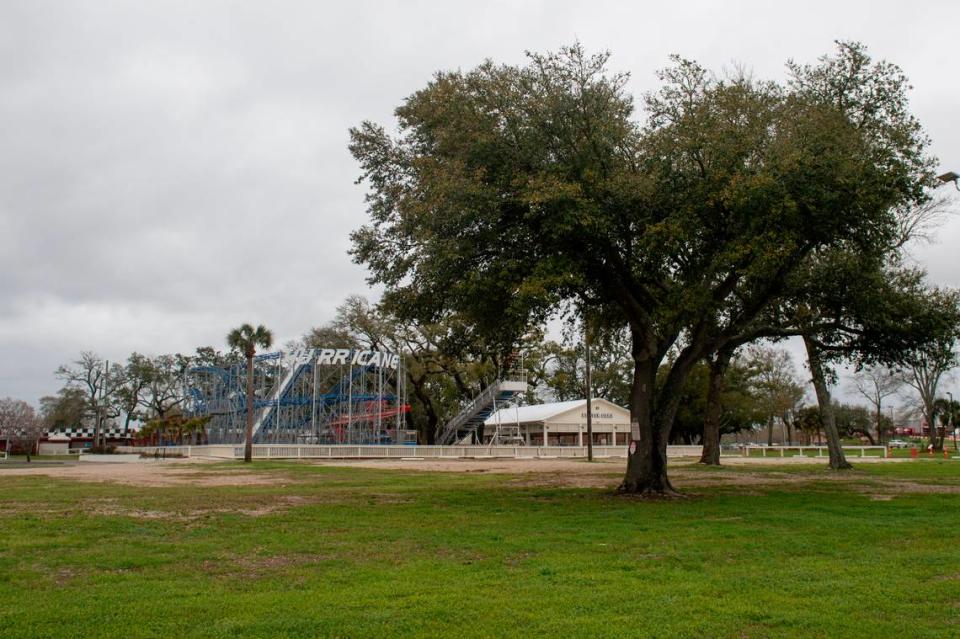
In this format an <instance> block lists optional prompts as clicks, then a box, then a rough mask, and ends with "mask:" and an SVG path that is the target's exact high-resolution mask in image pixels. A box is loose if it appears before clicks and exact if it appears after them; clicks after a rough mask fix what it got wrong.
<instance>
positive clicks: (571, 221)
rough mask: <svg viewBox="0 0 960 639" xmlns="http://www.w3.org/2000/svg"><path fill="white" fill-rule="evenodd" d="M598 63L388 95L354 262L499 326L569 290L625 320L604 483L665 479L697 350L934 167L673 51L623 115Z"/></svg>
mask: <svg viewBox="0 0 960 639" xmlns="http://www.w3.org/2000/svg"><path fill="white" fill-rule="evenodd" d="M607 61H608V56H607V55H592V56H591V55H588V54H586V53H585V52H584V51H583V49H582V48H581V47H580V46H579V45H575V46H572V47H568V48H566V49H563V50H562V51H560V52H559V53H557V54H549V55H536V54H531V55H530V63H529V64H528V65H527V66H523V67H517V66H501V65H496V64H494V63H492V62H487V63H484V64H482V65H481V66H480V67H478V68H476V69H474V70H472V71H469V72H450V73H439V74H437V75H436V76H435V77H434V79H433V80H432V81H431V82H430V83H429V84H428V85H427V86H426V87H425V88H423V89H422V90H420V91H418V92H416V93H415V94H413V95H411V96H410V97H408V98H407V99H406V100H405V101H404V103H403V104H402V105H401V106H400V107H399V108H398V109H397V111H396V115H397V120H398V127H399V132H398V134H397V135H391V134H389V133H388V132H387V131H386V130H385V129H384V128H383V127H381V126H378V125H376V124H373V123H369V122H367V123H364V124H363V125H361V126H360V127H359V128H357V129H355V130H353V131H352V132H351V134H352V142H351V151H352V152H353V154H354V156H355V157H356V158H357V159H358V161H359V162H360V165H361V167H362V171H363V173H362V179H363V180H365V181H366V182H367V183H368V184H369V186H370V192H369V195H368V208H369V214H370V217H371V223H370V224H369V225H367V226H365V227H363V228H362V229H360V230H358V231H357V232H356V233H355V234H354V236H353V240H354V256H355V258H356V259H357V260H358V261H359V262H362V263H365V264H367V266H368V267H369V268H370V271H371V274H372V275H371V280H372V281H373V282H376V283H380V284H383V285H384V286H385V289H386V293H385V298H384V302H385V304H387V305H389V307H390V308H391V309H393V310H394V311H395V312H396V313H398V314H399V315H401V316H410V317H418V318H420V319H421V320H423V321H436V320H437V319H439V318H441V317H443V316H444V315H445V314H448V313H451V312H456V313H458V314H461V315H462V316H465V317H469V318H470V319H471V321H472V322H473V323H474V324H475V326H476V329H477V330H478V331H482V332H483V333H484V334H487V335H491V336H495V337H498V338H500V339H502V340H504V341H512V340H515V339H516V338H517V337H518V336H519V335H521V334H522V333H523V331H524V329H525V328H526V327H527V326H528V325H530V324H533V323H539V322H540V321H542V320H543V319H544V318H545V317H547V316H548V315H550V314H551V313H552V312H554V311H555V310H556V309H557V308H558V307H559V306H560V305H562V304H565V303H569V302H570V301H571V300H575V301H576V302H577V303H578V304H582V305H584V306H585V307H587V308H591V307H592V308H597V309H598V310H602V311H603V314H604V315H605V316H608V317H614V316H617V317H619V318H621V320H623V321H624V322H625V323H627V324H628V325H629V327H630V337H631V353H632V356H633V368H634V371H633V381H632V385H631V391H630V409H631V419H632V420H633V422H634V433H633V440H634V441H633V442H632V444H631V453H630V456H629V458H628V468H627V473H626V476H625V478H624V481H623V483H622V485H621V490H622V491H624V492H636V493H652V494H662V493H669V492H672V490H673V489H672V486H671V485H670V482H669V479H668V477H667V459H666V446H667V442H668V439H669V434H670V430H671V427H672V425H673V420H674V416H675V415H676V412H677V409H678V405H679V402H680V397H681V394H682V393H681V391H682V389H683V386H684V384H685V382H686V379H687V377H688V375H689V374H690V371H691V370H692V369H693V367H694V365H695V364H696V363H697V362H698V361H699V360H701V359H703V358H704V357H708V356H710V355H711V354H712V353H714V352H716V351H718V350H720V349H722V348H723V347H724V346H725V345H726V344H727V343H728V342H729V341H730V340H732V339H735V338H737V337H738V336H740V335H742V334H743V332H744V330H746V329H747V328H748V327H749V326H750V325H751V324H752V323H753V322H754V321H755V319H756V318H757V317H758V316H760V315H761V314H762V313H764V312H765V310H766V309H767V307H768V306H769V305H770V304H771V303H772V302H775V301H776V300H778V299H779V298H780V297H781V296H782V295H784V294H785V292H786V289H787V281H788V279H789V278H790V276H791V275H792V274H793V273H794V272H795V271H796V269H797V268H799V267H800V266H801V265H802V264H804V263H805V260H806V259H807V258H808V257H809V256H810V255H811V254H813V253H814V252H816V251H821V250H826V249H829V248H831V247H835V246H840V245H845V246H850V245H854V246H869V245H871V244H874V243H878V242H879V243H888V242H890V241H891V240H890V238H891V237H892V236H893V235H894V234H895V233H896V230H897V229H896V222H897V220H896V215H895V213H894V212H895V210H896V209H897V208H898V207H903V206H909V205H910V204H911V203H912V202H915V201H919V200H922V199H923V197H924V195H923V188H922V187H923V185H924V184H925V183H926V182H928V181H929V180H930V178H931V172H930V170H929V162H928V161H927V159H926V158H925V156H924V144H925V139H924V138H923V137H922V135H920V134H919V132H917V133H916V135H913V136H912V137H910V138H909V139H907V140H902V141H901V142H902V143H901V144H897V145H895V148H893V149H892V150H891V147H889V146H885V145H884V144H880V143H878V141H877V140H878V136H877V135H876V132H874V131H868V130H865V129H863V128H861V127H858V126H857V123H856V122H854V121H852V119H851V117H850V115H849V113H848V112H847V111H845V110H844V109H842V108H839V107H838V106H837V104H836V103H835V101H834V100H832V99H831V97H830V96H824V95H821V94H819V93H818V92H817V91H813V90H810V89H809V86H808V85H803V86H798V85H794V84H788V85H779V84H775V83H770V82H761V81H755V80H752V79H750V78H747V77H735V78H731V79H718V78H716V77H714V76H712V75H710V74H709V73H708V72H707V71H706V70H705V69H703V68H701V67H700V66H698V65H697V64H695V63H693V62H690V61H686V60H682V59H679V58H676V59H675V60H674V65H673V66H672V67H670V68H668V69H666V70H665V71H663V72H661V73H660V74H659V77H660V80H661V84H662V86H661V88H660V89H659V90H658V91H656V92H653V93H651V94H649V95H647V96H645V97H644V105H645V107H646V117H645V118H644V119H643V120H638V119H636V118H635V116H634V104H633V99H632V98H631V96H630V95H628V94H627V92H626V91H625V86H626V81H627V76H625V75H623V74H613V73H609V72H608V71H607V69H606V65H607ZM803 72H804V73H805V74H806V75H807V76H810V74H812V73H814V72H816V73H823V74H826V75H829V74H831V73H834V72H835V71H834V67H833V66H831V64H830V61H829V59H828V60H825V61H823V62H821V64H819V65H817V66H815V67H812V68H811V70H810V71H809V72H808V71H807V70H806V69H805V68H804V69H803ZM907 115H909V114H907ZM896 116H897V114H893V115H892V116H891V117H896ZM880 137H881V138H882V136H880ZM668 354H669V355H670V358H669V359H667V356H668ZM665 363H666V364H667V365H668V372H667V373H666V376H665V379H664V381H663V383H661V384H657V383H656V377H657V371H658V369H659V368H660V366H661V365H662V364H665Z"/></svg>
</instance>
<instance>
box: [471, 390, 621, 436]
mask: <svg viewBox="0 0 960 639" xmlns="http://www.w3.org/2000/svg"><path fill="white" fill-rule="evenodd" d="M591 403H592V408H593V443H594V444H597V445H601V446H603V445H608V446H612V445H623V446H626V445H627V443H628V439H629V437H630V411H629V410H627V409H626V408H624V407H622V406H618V405H616V404H614V403H613V402H609V401H607V400H605V399H594V400H593V401H592V402H591ZM498 427H499V428H501V429H503V430H506V429H510V430H511V431H513V432H514V433H516V431H517V430H518V429H519V436H520V438H521V439H523V441H524V442H525V443H526V444H527V445H528V446H543V445H547V446H586V445H587V400H585V399H576V400H573V401H569V402H554V403H552V404H534V405H532V406H507V407H505V408H501V409H500V410H498V411H496V412H495V413H493V414H492V415H490V417H488V418H487V419H486V421H485V422H484V423H483V439H484V443H489V442H490V440H491V438H493V437H494V435H495V433H496V431H497V429H498ZM544 442H546V444H544Z"/></svg>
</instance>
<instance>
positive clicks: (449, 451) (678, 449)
mask: <svg viewBox="0 0 960 639" xmlns="http://www.w3.org/2000/svg"><path fill="white" fill-rule="evenodd" d="M117 452H119V453H134V452H136V453H141V454H147V455H152V456H155V457H175V456H182V457H213V458H218V459H242V458H243V446H242V445H237V446H233V445H222V444H221V445H209V446H118V447H117ZM700 452H701V447H700V446H668V447H667V456H668V457H694V456H696V457H699V456H700ZM593 455H594V457H597V458H607V457H626V456H627V447H626V446H594V447H593ZM586 456H587V447H586V446H391V445H369V446H356V445H297V444H291V445H272V444H255V445H254V446H253V457H254V458H255V459H410V458H416V459H486V458H494V457H496V458H512V459H557V458H564V459H566V458H578V457H584V458H585V457H586Z"/></svg>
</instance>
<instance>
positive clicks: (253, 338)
mask: <svg viewBox="0 0 960 639" xmlns="http://www.w3.org/2000/svg"><path fill="white" fill-rule="evenodd" d="M272 343H273V334H271V333H270V331H268V330H267V329H266V327H264V326H263V324H261V325H260V326H257V327H256V328H254V327H252V326H250V325H249V324H244V325H243V326H241V327H240V328H235V329H233V330H232V331H230V333H229V334H228V335H227V344H229V345H230V348H233V349H236V350H238V351H240V352H241V353H243V355H244V357H246V358H247V436H246V439H245V441H244V444H243V461H244V462H247V463H249V462H251V461H252V460H253V356H254V355H256V353H257V346H260V347H262V348H270V345H271V344H272Z"/></svg>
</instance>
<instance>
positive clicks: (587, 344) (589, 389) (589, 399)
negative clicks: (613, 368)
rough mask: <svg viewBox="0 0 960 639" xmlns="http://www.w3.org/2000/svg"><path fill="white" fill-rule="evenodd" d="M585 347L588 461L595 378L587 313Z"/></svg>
mask: <svg viewBox="0 0 960 639" xmlns="http://www.w3.org/2000/svg"><path fill="white" fill-rule="evenodd" d="M583 347H584V351H585V352H584V355H585V356H586V357H585V359H586V364H587V371H586V373H587V374H586V378H587V379H586V382H587V461H593V401H592V397H593V380H592V379H591V376H590V326H589V324H588V323H587V318H586V315H584V318H583Z"/></svg>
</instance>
